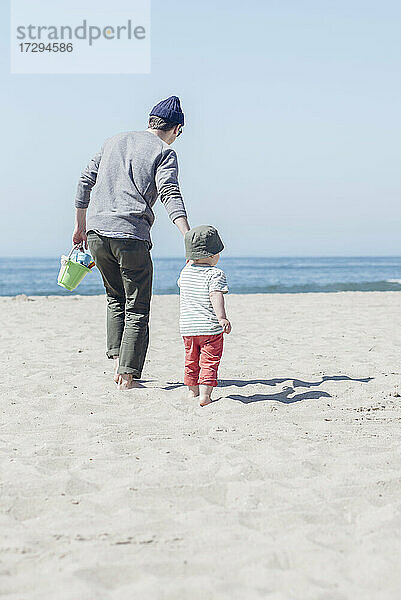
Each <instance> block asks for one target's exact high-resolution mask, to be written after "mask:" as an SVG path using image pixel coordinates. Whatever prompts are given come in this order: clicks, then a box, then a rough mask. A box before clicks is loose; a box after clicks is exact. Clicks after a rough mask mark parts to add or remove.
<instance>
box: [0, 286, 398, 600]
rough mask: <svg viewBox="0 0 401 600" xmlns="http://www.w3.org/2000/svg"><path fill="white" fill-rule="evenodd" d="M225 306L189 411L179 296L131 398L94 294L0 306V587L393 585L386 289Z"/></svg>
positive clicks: (394, 298)
mask: <svg viewBox="0 0 401 600" xmlns="http://www.w3.org/2000/svg"><path fill="white" fill-rule="evenodd" d="M227 304H228V311H229V316H230V318H231V320H232V323H233V332H232V334H231V335H230V336H227V337H226V347H225V353H224V357H223V361H222V365H221V370H220V378H221V386H220V388H219V389H218V390H217V392H218V393H217V394H216V398H220V399H219V400H218V401H216V402H214V403H213V404H211V405H209V406H208V407H205V408H200V407H198V406H197V403H196V401H194V400H188V398H187V395H186V393H185V388H184V387H183V386H182V383H181V381H182V362H183V347H182V343H181V340H180V337H179V333H178V329H177V317H178V298H177V296H156V297H154V299H153V303H152V325H151V347H150V351H149V354H148V361H147V363H146V369H145V372H144V388H143V389H140V390H131V391H129V392H119V391H118V390H117V388H116V385H115V384H114V382H113V379H112V361H108V360H107V358H106V357H105V352H104V342H105V340H104V335H105V332H104V321H105V299H104V297H80V296H71V297H68V298H64V297H49V298H45V297H43V298H38V297H32V298H26V297H25V298H24V297H17V298H1V299H0V317H1V342H2V352H1V355H2V370H1V413H2V421H1V430H0V461H1V462H0V480H1V500H0V502H1V511H0V531H1V534H0V536H1V537H0V550H1V554H0V596H1V597H4V598H7V599H15V600H27V599H29V600H33V599H35V600H48V599H49V600H54V599H57V600H103V599H112V600H132V599H141V600H142V599H146V600H148V599H150V600H153V599H157V600H170V599H174V600H187V599H188V600H189V599H191V600H209V599H213V600H214V599H220V598H222V599H230V600H237V599H238V600H239V599H241V600H244V599H245V600H252V599H253V598H272V599H274V600H293V599H294V600H303V599H308V600H309V599H310V600H344V599H352V600H364V599H372V600H373V599H374V600H383V599H392V600H393V599H396V598H399V597H401V557H400V556H401V555H400V551H401V495H400V489H401V450H400V448H401V445H400V442H401V429H400V425H401V412H400V410H399V407H400V401H401V398H400V394H401V366H400V351H401V327H400V320H401V294H399V293H397V292H391V293H340V294H299V295H250V296H239V295H238V296H236V295H231V296H230V297H228V299H227Z"/></svg>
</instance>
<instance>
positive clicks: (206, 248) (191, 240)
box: [185, 225, 224, 260]
mask: <svg viewBox="0 0 401 600" xmlns="http://www.w3.org/2000/svg"><path fill="white" fill-rule="evenodd" d="M222 250H224V244H223V242H222V241H221V238H220V236H219V234H218V231H217V229H215V227H212V226H211V225H199V226H198V227H194V228H193V229H190V230H189V231H187V233H186V234H185V258H186V259H188V260H198V259H199V258H209V256H213V255H214V254H219V252H221V251H222Z"/></svg>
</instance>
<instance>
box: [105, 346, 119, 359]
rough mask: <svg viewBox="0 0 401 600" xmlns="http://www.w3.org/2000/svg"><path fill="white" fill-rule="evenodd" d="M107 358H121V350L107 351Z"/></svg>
mask: <svg viewBox="0 0 401 600" xmlns="http://www.w3.org/2000/svg"><path fill="white" fill-rule="evenodd" d="M106 356H107V358H114V357H115V356H120V348H112V349H111V350H107V352H106Z"/></svg>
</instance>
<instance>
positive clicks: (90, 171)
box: [72, 151, 102, 248]
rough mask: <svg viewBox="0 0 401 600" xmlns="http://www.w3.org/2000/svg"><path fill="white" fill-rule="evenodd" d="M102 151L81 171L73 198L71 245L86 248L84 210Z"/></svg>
mask: <svg viewBox="0 0 401 600" xmlns="http://www.w3.org/2000/svg"><path fill="white" fill-rule="evenodd" d="M101 158H102V151H100V152H98V153H97V154H96V155H95V156H94V157H93V158H92V160H91V161H90V162H89V164H88V166H87V167H86V168H85V169H84V170H83V171H82V173H81V177H80V178H79V182H78V189H77V195H76V197H75V208H76V211H75V227H74V232H73V234H72V243H73V244H74V246H75V245H76V244H82V245H83V246H84V248H87V240H86V209H87V208H88V206H89V202H90V194H91V191H92V188H93V186H94V185H95V183H96V179H97V174H98V171H99V164H100V160H101Z"/></svg>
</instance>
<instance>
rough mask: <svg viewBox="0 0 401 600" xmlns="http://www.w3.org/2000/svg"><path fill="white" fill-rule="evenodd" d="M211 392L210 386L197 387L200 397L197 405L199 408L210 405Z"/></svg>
mask: <svg viewBox="0 0 401 600" xmlns="http://www.w3.org/2000/svg"><path fill="white" fill-rule="evenodd" d="M212 391H213V386H212V385H200V386H199V395H200V402H199V404H200V405H201V406H206V405H207V404H210V403H211V401H212V400H211V395H212Z"/></svg>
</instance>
